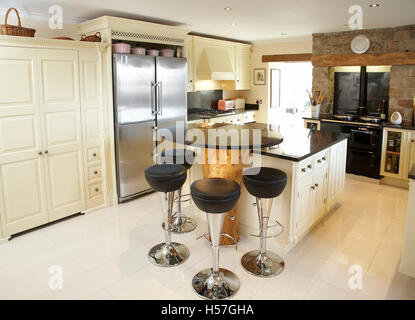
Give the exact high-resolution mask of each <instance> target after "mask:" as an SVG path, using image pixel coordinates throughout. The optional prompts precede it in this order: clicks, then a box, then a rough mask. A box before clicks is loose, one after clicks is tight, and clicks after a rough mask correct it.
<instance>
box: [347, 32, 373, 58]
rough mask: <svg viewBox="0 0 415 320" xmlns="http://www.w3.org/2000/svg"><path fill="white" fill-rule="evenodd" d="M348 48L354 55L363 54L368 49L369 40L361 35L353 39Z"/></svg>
mask: <svg viewBox="0 0 415 320" xmlns="http://www.w3.org/2000/svg"><path fill="white" fill-rule="evenodd" d="M350 47H351V48H352V51H353V52H354V53H359V54H361V53H365V52H366V51H367V50H369V48H370V40H369V38H368V37H366V36H364V35H362V34H361V35H359V36H356V37H354V38H353V40H352V42H351V44H350Z"/></svg>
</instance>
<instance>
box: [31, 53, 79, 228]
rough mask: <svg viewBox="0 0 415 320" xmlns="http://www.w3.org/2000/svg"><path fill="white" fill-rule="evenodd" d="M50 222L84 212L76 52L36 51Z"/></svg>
mask: <svg viewBox="0 0 415 320" xmlns="http://www.w3.org/2000/svg"><path fill="white" fill-rule="evenodd" d="M38 60H39V64H38V68H39V72H38V75H39V79H38V81H39V83H40V86H41V88H40V93H41V94H40V114H41V122H42V131H43V132H42V138H43V146H44V153H45V157H44V159H45V172H46V180H47V183H46V185H47V189H46V190H47V199H48V208H49V220H50V221H53V220H56V219H60V218H62V217H65V216H68V215H71V214H74V213H76V212H82V211H84V210H85V190H84V189H85V187H84V174H83V156H82V136H81V120H80V119H81V117H80V98H79V74H78V69H79V66H78V52H77V51H71V50H53V49H45V50H39V51H38Z"/></svg>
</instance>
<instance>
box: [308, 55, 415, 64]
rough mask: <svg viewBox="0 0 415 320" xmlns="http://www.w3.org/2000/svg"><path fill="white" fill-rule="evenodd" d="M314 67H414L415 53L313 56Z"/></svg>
mask: <svg viewBox="0 0 415 320" xmlns="http://www.w3.org/2000/svg"><path fill="white" fill-rule="evenodd" d="M311 62H312V64H313V66H314V67H331V66H384V65H393V66H399V65H414V64H415V52H388V53H365V54H328V55H319V56H316V55H313V56H312V57H311Z"/></svg>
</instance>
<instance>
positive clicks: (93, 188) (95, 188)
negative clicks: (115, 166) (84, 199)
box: [88, 182, 103, 198]
mask: <svg viewBox="0 0 415 320" xmlns="http://www.w3.org/2000/svg"><path fill="white" fill-rule="evenodd" d="M88 191H89V198H94V197H96V196H100V195H102V194H103V190H102V182H97V183H92V184H90V185H89V187H88Z"/></svg>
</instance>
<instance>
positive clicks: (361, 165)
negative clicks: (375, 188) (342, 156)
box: [346, 147, 380, 179]
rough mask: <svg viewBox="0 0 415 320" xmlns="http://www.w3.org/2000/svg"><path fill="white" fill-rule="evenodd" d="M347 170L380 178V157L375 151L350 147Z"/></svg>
mask: <svg viewBox="0 0 415 320" xmlns="http://www.w3.org/2000/svg"><path fill="white" fill-rule="evenodd" d="M346 172H347V173H352V174H357V175H361V176H366V177H369V178H374V179H379V178H380V159H379V156H378V155H377V154H376V153H375V152H371V151H366V150H360V149H353V148H350V147H349V148H348V150H347V165H346Z"/></svg>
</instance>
